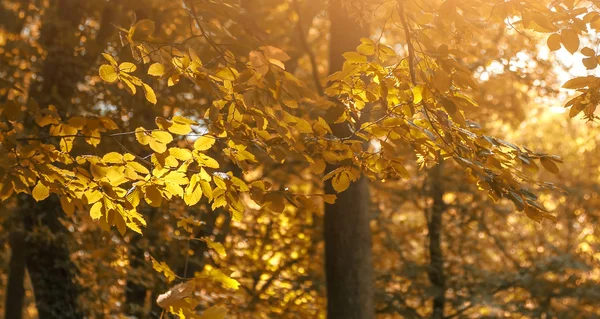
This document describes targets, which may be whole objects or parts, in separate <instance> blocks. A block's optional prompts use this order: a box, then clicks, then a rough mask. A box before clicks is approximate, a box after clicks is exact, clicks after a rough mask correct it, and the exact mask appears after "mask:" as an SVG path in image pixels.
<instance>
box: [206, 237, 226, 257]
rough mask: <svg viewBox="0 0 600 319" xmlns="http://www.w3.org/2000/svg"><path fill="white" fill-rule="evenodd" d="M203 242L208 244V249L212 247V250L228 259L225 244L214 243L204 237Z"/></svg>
mask: <svg viewBox="0 0 600 319" xmlns="http://www.w3.org/2000/svg"><path fill="white" fill-rule="evenodd" d="M203 240H204V241H205V242H206V245H208V247H210V248H211V249H214V250H215V251H216V252H217V254H219V256H221V257H227V252H225V247H224V246H223V244H221V243H218V242H214V241H212V240H210V239H209V238H208V237H204V238H203Z"/></svg>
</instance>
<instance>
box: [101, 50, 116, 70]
mask: <svg viewBox="0 0 600 319" xmlns="http://www.w3.org/2000/svg"><path fill="white" fill-rule="evenodd" d="M102 56H103V57H104V58H105V59H106V61H108V62H109V63H110V65H112V66H114V67H117V61H115V58H113V56H112V55H110V54H108V53H102Z"/></svg>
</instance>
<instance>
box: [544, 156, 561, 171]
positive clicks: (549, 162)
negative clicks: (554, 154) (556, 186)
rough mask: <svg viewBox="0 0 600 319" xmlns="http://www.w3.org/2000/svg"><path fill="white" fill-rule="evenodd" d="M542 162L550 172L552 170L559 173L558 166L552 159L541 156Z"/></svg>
mask: <svg viewBox="0 0 600 319" xmlns="http://www.w3.org/2000/svg"><path fill="white" fill-rule="evenodd" d="M540 163H542V166H544V168H545V169H546V170H547V171H548V172H550V173H552V174H558V173H559V169H558V166H557V165H556V163H554V161H552V160H551V159H549V158H547V157H542V158H540Z"/></svg>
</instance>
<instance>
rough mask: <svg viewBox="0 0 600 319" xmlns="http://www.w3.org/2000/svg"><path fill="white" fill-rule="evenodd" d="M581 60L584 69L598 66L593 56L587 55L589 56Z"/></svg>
mask: <svg viewBox="0 0 600 319" xmlns="http://www.w3.org/2000/svg"><path fill="white" fill-rule="evenodd" d="M581 62H582V63H583V65H584V66H585V67H586V69H588V70H592V69H595V68H596V66H598V60H597V59H596V57H595V56H593V57H589V58H583V59H582V60H581Z"/></svg>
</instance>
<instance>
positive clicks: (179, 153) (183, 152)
mask: <svg viewBox="0 0 600 319" xmlns="http://www.w3.org/2000/svg"><path fill="white" fill-rule="evenodd" d="M169 154H170V155H171V156H173V157H175V158H176V159H178V160H180V161H183V162H185V161H187V160H190V159H192V157H193V156H192V152H191V151H190V150H188V149H186V148H180V147H171V148H169Z"/></svg>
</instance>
